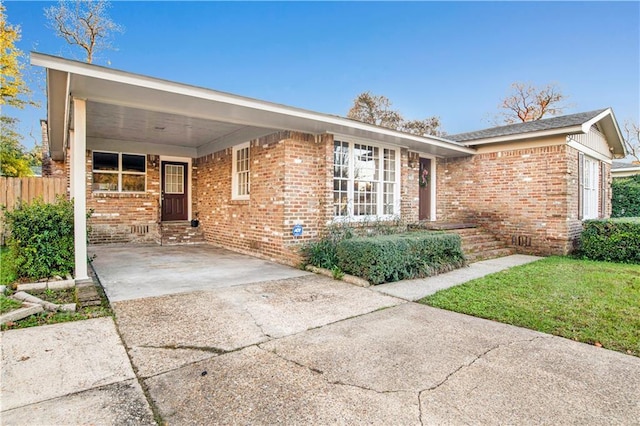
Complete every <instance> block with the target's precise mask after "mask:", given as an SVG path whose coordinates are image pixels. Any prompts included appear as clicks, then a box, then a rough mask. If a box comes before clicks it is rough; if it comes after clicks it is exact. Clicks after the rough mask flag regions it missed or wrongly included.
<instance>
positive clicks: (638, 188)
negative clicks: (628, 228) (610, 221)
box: [611, 175, 640, 217]
mask: <svg viewBox="0 0 640 426" xmlns="http://www.w3.org/2000/svg"><path fill="white" fill-rule="evenodd" d="M611 208H612V211H611V217H638V216H640V175H636V176H632V177H630V178H623V179H614V180H613V183H612V184H611Z"/></svg>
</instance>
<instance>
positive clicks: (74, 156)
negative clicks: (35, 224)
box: [70, 98, 89, 281]
mask: <svg viewBox="0 0 640 426" xmlns="http://www.w3.org/2000/svg"><path fill="white" fill-rule="evenodd" d="M71 135H72V141H71V164H70V166H71V198H72V199H73V238H74V247H75V266H76V268H75V279H76V281H80V280H88V279H89V275H88V274H87V178H86V159H85V157H86V155H87V154H86V148H87V107H86V101H85V100H84V99H78V98H74V99H73V133H71Z"/></svg>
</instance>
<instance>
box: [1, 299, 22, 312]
mask: <svg viewBox="0 0 640 426" xmlns="http://www.w3.org/2000/svg"><path fill="white" fill-rule="evenodd" d="M20 306H22V303H21V302H19V301H17V300H13V299H9V298H8V297H7V296H5V295H4V294H0V314H6V313H7V312H9V311H13V310H14V309H18V308H19V307H20Z"/></svg>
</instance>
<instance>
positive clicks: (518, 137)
mask: <svg viewBox="0 0 640 426" xmlns="http://www.w3.org/2000/svg"><path fill="white" fill-rule="evenodd" d="M576 133H585V132H584V131H583V129H582V126H580V125H577V126H569V127H562V128H559V129H550V130H542V131H538V132H527V133H516V134H512V135H505V136H496V137H492V138H484V139H474V140H471V141H465V142H463V143H464V144H465V145H466V146H470V147H471V146H476V145H487V144H492V143H504V142H513V141H524V140H529V139H539V138H545V137H550V136H567V135H572V134H576Z"/></svg>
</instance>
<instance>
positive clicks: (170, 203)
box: [161, 161, 189, 221]
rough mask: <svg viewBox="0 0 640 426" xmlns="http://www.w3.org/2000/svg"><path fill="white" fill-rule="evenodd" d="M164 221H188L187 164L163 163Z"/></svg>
mask: <svg viewBox="0 0 640 426" xmlns="http://www.w3.org/2000/svg"><path fill="white" fill-rule="evenodd" d="M161 167H162V220H163V221H170V220H187V219H188V216H187V215H188V214H189V210H188V208H187V201H188V194H187V188H188V185H187V163H178V162H173V161H163V162H162V166H161Z"/></svg>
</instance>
